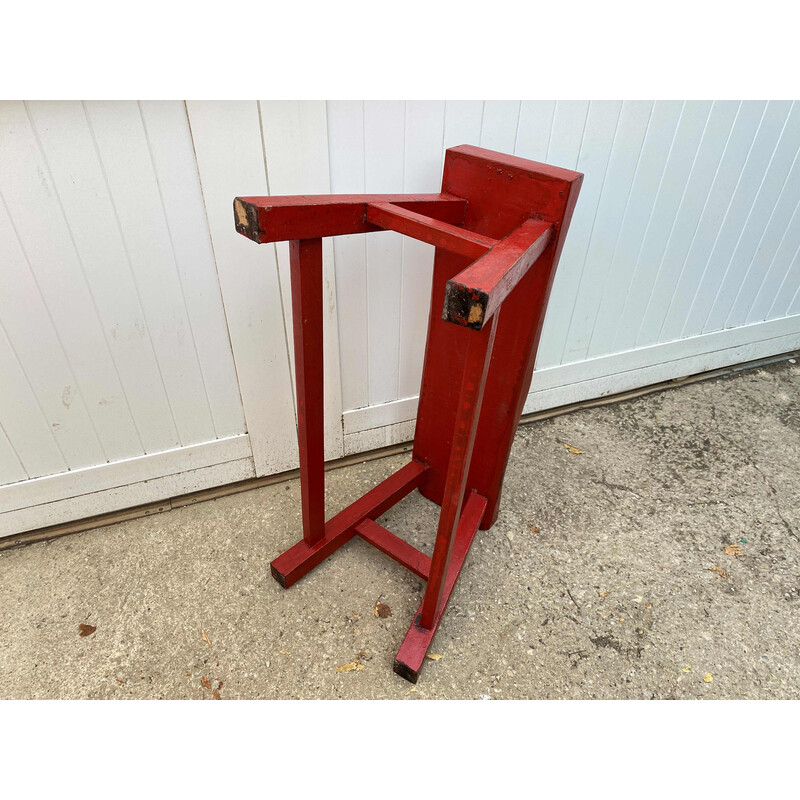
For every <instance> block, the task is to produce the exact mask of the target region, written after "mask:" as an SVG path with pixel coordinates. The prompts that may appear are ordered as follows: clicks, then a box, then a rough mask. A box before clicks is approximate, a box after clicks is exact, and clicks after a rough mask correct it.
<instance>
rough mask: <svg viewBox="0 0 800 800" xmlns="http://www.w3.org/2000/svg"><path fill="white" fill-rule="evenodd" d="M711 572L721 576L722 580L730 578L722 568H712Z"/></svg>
mask: <svg viewBox="0 0 800 800" xmlns="http://www.w3.org/2000/svg"><path fill="white" fill-rule="evenodd" d="M711 571H712V572H714V573H716V574H717V575H719V576H720V578H730V575H728V573H727V572H725V570H724V569H722V567H720V566H714V567H711Z"/></svg>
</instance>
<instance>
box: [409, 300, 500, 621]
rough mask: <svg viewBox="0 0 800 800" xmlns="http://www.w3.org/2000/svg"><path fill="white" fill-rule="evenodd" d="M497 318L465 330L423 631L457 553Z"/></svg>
mask: <svg viewBox="0 0 800 800" xmlns="http://www.w3.org/2000/svg"><path fill="white" fill-rule="evenodd" d="M498 316H499V313H498V314H496V315H495V316H494V317H493V318H492V319H491V320H490V321H489V323H488V324H487V325H486V326H484V327H483V329H482V330H480V331H472V330H469V329H465V334H464V335H466V336H467V337H468V338H469V346H468V348H467V357H466V361H465V364H464V374H463V377H462V379H461V390H460V392H459V396H458V406H457V408H456V420H455V427H454V428H453V442H452V445H451V448H450V460H449V462H448V464H447V477H446V479H445V488H444V497H443V498H442V510H441V512H440V514H439V527H438V528H437V530H436V544H435V545H434V547H433V558H432V559H431V570H430V577H429V578H428V585H427V587H426V588H425V597H424V598H423V600H422V610H421V613H420V620H419V624H420V627H422V628H432V627H433V625H434V622H435V620H436V617H437V612H438V610H439V605H440V603H441V599H442V592H443V589H444V584H445V578H446V576H447V569H448V566H449V564H450V555H451V553H452V550H453V541H454V539H455V532H456V527H457V526H458V520H459V518H460V516H461V506H462V504H463V501H464V489H465V488H466V485H467V475H468V473H469V465H470V461H471V460H472V446H473V445H474V444H475V432H476V430H477V427H478V424H477V423H478V417H479V416H480V411H481V402H482V401H483V390H484V388H485V386H486V374H487V373H488V371H489V362H490V360H491V357H492V346H493V345H494V335H495V331H496V330H497V318H498Z"/></svg>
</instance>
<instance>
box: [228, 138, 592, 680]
mask: <svg viewBox="0 0 800 800" xmlns="http://www.w3.org/2000/svg"><path fill="white" fill-rule="evenodd" d="M582 178H583V176H582V175H581V174H580V173H577V172H570V171H568V170H565V169H559V168H557V167H551V166H548V165H546V164H539V163H536V162H534V161H527V160H525V159H521V158H516V157H514V156H508V155H503V154H502V153H495V152H492V151H490V150H483V149H481V148H478V147H471V146H467V145H462V146H461V147H453V148H450V149H449V150H448V151H447V153H446V156H445V163H444V177H443V180H442V191H441V193H439V194H423V195H326V196H297V197H237V198H236V200H235V201H234V214H235V219H236V230H237V231H238V232H239V233H241V234H242V235H244V236H247V237H248V238H250V239H252V240H253V241H255V242H277V241H286V240H288V241H290V264H291V285H292V312H293V318H294V323H293V324H294V350H295V373H296V383H297V436H298V440H299V445H300V483H301V492H302V504H303V539H302V540H301V541H299V542H298V543H297V544H296V545H294V547H292V548H291V549H289V550H287V551H286V552H284V553H282V554H281V555H280V556H279V557H278V558H276V559H275V560H274V561H273V562H272V574H273V576H274V577H275V579H276V580H277V581H278V582H279V583H280V584H281V585H282V586H284V587H286V588H288V587H289V586H291V585H292V584H293V583H294V582H295V581H297V580H299V579H300V578H302V577H303V575H305V574H306V573H307V572H309V571H310V570H312V569H313V568H314V567H316V566H317V564H319V563H320V562H321V561H323V560H324V559H326V558H327V557H328V556H329V555H330V554H331V553H333V552H334V551H335V550H337V549H338V548H339V547H341V546H342V545H343V544H344V543H345V542H347V541H349V540H350V539H352V538H353V536H360V537H361V538H362V539H364V540H365V541H367V542H369V543H370V544H372V545H374V546H375V547H377V548H378V549H379V550H381V551H382V552H383V553H386V555H388V556H390V557H391V558H393V559H394V560H395V561H398V562H399V563H400V564H402V565H403V566H405V567H407V568H408V569H409V570H411V571H412V572H413V573H414V574H415V575H418V576H419V577H420V578H423V579H424V580H426V581H427V586H426V589H425V594H424V596H423V599H422V604H421V605H420V607H419V611H418V612H417V614H416V615H415V617H414V620H413V621H412V623H411V627H410V628H409V630H408V633H407V634H406V637H405V639H404V641H403V644H402V645H401V647H400V650H399V652H398V653H397V657H396V659H395V664H394V669H395V672H397V673H398V674H399V675H402V676H403V677H404V678H407V679H408V680H410V681H412V682H415V683H416V680H417V677H418V675H419V671H420V669H421V668H422V664H423V661H424V658H425V653H426V652H427V650H428V647H429V646H430V643H431V641H432V639H433V636H434V634H435V633H436V629H437V627H438V625H439V621H440V620H441V618H442V613H443V612H444V608H445V606H446V604H447V601H448V599H449V597H450V593H451V592H452V590H453V586H454V585H455V582H456V580H457V578H458V575H459V572H460V571H461V567H462V565H463V563H464V559H465V558H466V556H467V553H468V552H469V548H470V545H471V544H472V539H473V538H474V536H475V533H476V531H477V530H478V528H479V527H480V528H482V529H486V528H489V527H490V526H491V525H492V524H493V523H494V521H495V520H496V519H497V514H498V503H499V500H500V492H501V487H502V483H503V475H504V473H505V469H506V463H507V461H508V454H509V451H510V449H511V443H512V440H513V437H514V433H515V431H516V428H517V424H518V423H519V418H520V414H521V413H522V407H523V405H524V403H525V398H526V396H527V393H528V389H529V387H530V382H531V375H532V373H533V364H534V361H535V358H536V350H537V347H538V343H539V336H540V333H541V329H542V322H543V320H544V311H545V307H546V305H547V298H548V295H549V292H550V286H551V284H552V280H553V275H554V273H555V268H556V265H557V263H558V258H559V255H560V253H561V248H562V247H563V244H564V238H565V236H566V233H567V228H568V226H569V222H570V219H571V217H572V211H573V209H574V207H575V202H576V201H577V198H578V192H579V190H580V185H581V180H582ZM380 230H393V231H398V232H399V233H402V234H405V235H406V236H411V237H413V238H415V239H420V240H421V241H423V242H428V243H429V244H432V245H434V246H435V247H436V255H435V259H434V267H433V288H432V299H431V311H430V318H429V321H428V340H427V344H426V348H425V365H424V368H423V375H422V387H421V390H420V400H419V411H418V416H417V427H416V433H415V436H414V450H413V456H412V460H411V462H410V463H409V464H407V465H406V466H404V467H402V468H401V469H399V470H398V471H397V472H395V473H394V474H393V475H391V476H390V477H389V478H387V479H386V480H385V481H383V482H382V483H380V484H378V486H376V487H375V488H374V489H372V490H371V491H369V492H367V493H366V494H365V495H364V496H363V497H361V498H359V499H358V500H356V501H355V502H354V503H353V504H352V505H350V506H348V507H347V508H346V509H345V510H344V511H341V512H340V513H339V514H337V515H336V516H335V517H332V518H331V519H329V520H328V521H327V522H326V521H325V485H324V471H323V467H324V460H323V459H324V456H323V402H322V400H323V372H322V243H321V237H323V236H339V235H343V234H352V233H370V232H372V231H380ZM340 268H342V269H346V268H347V267H346V265H340ZM442 309H443V310H442ZM501 310H502V314H501V313H500V312H501ZM413 489H419V490H420V492H421V493H422V494H423V495H424V496H425V497H427V498H429V499H430V500H432V501H433V502H435V503H437V504H438V505H440V506H441V513H440V515H439V525H438V529H437V532H436V542H435V544H434V548H433V556H432V557H430V558H429V557H428V556H427V555H425V554H424V553H421V552H420V551H419V550H417V549H416V548H414V547H412V546H411V545H409V544H407V543H406V542H404V541H403V540H402V539H400V538H399V537H397V536H395V535H394V534H393V533H391V532H390V531H388V530H386V529H385V528H384V527H382V526H381V525H379V524H378V523H377V522H376V520H377V519H378V517H380V516H381V514H383V513H384V512H385V511H387V510H388V509H389V508H391V507H392V506H393V505H394V504H395V503H397V502H398V501H399V500H400V499H402V498H403V497H405V496H406V495H407V494H408V493H409V492H411V491H412V490H413Z"/></svg>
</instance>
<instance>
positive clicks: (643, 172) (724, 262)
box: [0, 100, 800, 535]
mask: <svg viewBox="0 0 800 800" xmlns="http://www.w3.org/2000/svg"><path fill="white" fill-rule="evenodd" d="M463 143H467V144H476V145H481V146H483V147H487V148H491V149H496V150H501V151H504V152H509V153H516V154H517V155H520V156H523V157H526V158H531V159H534V160H541V161H546V162H549V163H552V164H555V165H558V166H562V167H567V168H571V169H578V170H580V171H582V172H584V173H585V175H586V178H585V182H584V185H583V191H582V193H581V197H580V199H579V202H578V206H577V209H576V212H575V217H574V219H573V223H572V228H571V230H570V235H569V237H568V238H567V243H566V246H565V248H564V252H563V255H562V259H561V264H560V266H559V270H558V273H557V275H556V279H555V283H554V286H553V291H552V295H551V299H550V305H549V307H548V312H547V316H546V319H545V325H544V330H543V335H542V342H541V349H540V353H539V358H538V361H537V365H536V370H535V372H534V377H533V383H532V386H531V393H530V395H529V397H528V401H527V404H526V406H525V410H526V411H535V410H540V409H543V408H550V407H553V406H558V405H562V404H565V403H570V402H576V401H579V400H583V399H588V398H592V397H598V396H601V395H603V394H608V393H613V392H618V391H623V390H626V389H631V388H636V387H639V386H644V385H646V384H648V383H653V382H657V381H662V380H667V379H670V378H675V377H679V376H681V375H686V374H690V373H694V372H700V371H703V370H707V369H713V368H716V367H720V366H725V365H728V364H733V363H736V362H739V361H743V360H748V359H753V358H758V357H762V356H768V355H772V354H775V353H779V352H783V351H787V350H791V349H795V348H798V347H800V159H798V152H800V104H798V103H796V102H792V101H769V102H766V101H746V102H741V103H739V102H734V101H721V102H712V101H687V102H681V101H656V102H650V101H624V102H619V101H592V102H588V101H575V100H570V101H557V102H556V101H527V100H526V101H522V102H520V101H513V100H509V101H485V102H484V101H480V100H477V101H473V100H467V101H462V100H460V101H447V102H444V101H407V102H403V101H386V102H384V101H366V102H360V101H330V102H324V101H298V102H290V101H256V100H253V101H243V102H204V101H202V102H201V101H191V102H188V103H185V104H184V103H181V102H176V103H161V102H156V103H135V102H120V103H99V102H93V103H41V102H36V103H27V104H24V103H16V102H7V103H2V104H0V535H8V534H11V533H16V532H18V531H22V530H27V529H30V528H34V527H40V526H43V525H49V524H54V523H56V522H61V521H66V520H69V519H74V518H76V517H81V516H87V515H90V514H97V513H101V512H103V511H110V510H114V509H117V508H121V507H123V506H128V505H136V504H139V503H145V502H149V501H151V500H160V499H162V498H165V497H168V496H170V495H174V494H180V493H181V492H185V491H191V490H193V489H199V488H204V487H207V486H213V485H219V484H221V483H226V482H230V481H234V480H241V479H243V478H246V477H251V476H254V475H268V474H273V473H276V472H280V471H282V470H287V469H292V468H294V467H296V466H297V443H296V436H295V431H296V428H295V425H296V414H295V398H294V388H293V375H292V372H293V351H292V342H291V325H292V319H291V304H290V288H289V281H288V269H287V266H288V264H287V248H286V246H285V245H284V244H278V245H277V246H275V245H261V246H258V245H255V244H253V243H252V242H250V241H248V240H246V239H245V238H243V237H241V236H239V235H238V234H237V233H236V232H235V229H234V226H233V216H232V200H233V198H234V197H235V196H236V195H259V194H264V195H266V194H270V193H271V194H301V193H312V194H313V193H327V192H335V193H359V192H396V191H405V192H435V191H438V189H439V186H440V183H441V169H442V162H443V156H444V151H445V149H446V148H447V147H451V146H454V145H458V144H463ZM323 256H324V275H325V287H324V291H325V312H324V313H325V328H324V332H325V342H324V346H325V358H326V370H325V392H326V394H325V414H326V427H325V436H326V442H325V452H326V457H327V458H328V459H333V458H337V457H339V456H341V455H344V454H349V453H357V452H362V451H365V450H369V449H371V448H375V447H380V446H382V445H386V444H391V443H395V442H402V441H408V440H409V439H410V438H411V437H412V436H413V431H414V420H415V415H416V409H417V395H418V390H419V380H420V375H421V368H422V358H423V350H424V343H425V328H426V324H427V318H428V313H429V308H428V303H429V293H430V280H431V271H432V258H433V251H432V248H430V247H429V246H427V245H424V244H422V243H419V242H416V241H413V240H409V239H404V238H403V237H401V236H399V235H398V234H394V233H391V232H384V233H376V234H370V235H367V236H351V237H337V238H336V239H334V240H326V241H325V243H324V250H323Z"/></svg>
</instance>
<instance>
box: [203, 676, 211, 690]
mask: <svg viewBox="0 0 800 800" xmlns="http://www.w3.org/2000/svg"><path fill="white" fill-rule="evenodd" d="M200 683H202V684H203V686H205V687H206V689H210V688H211V681H210V680H209V679H208V678H203V680H201V681H200Z"/></svg>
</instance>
